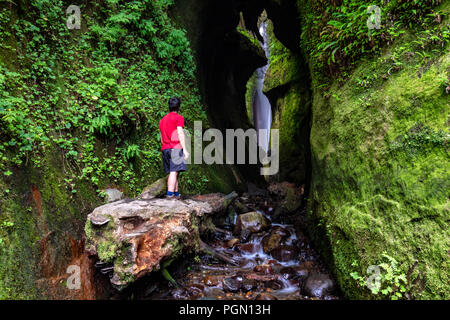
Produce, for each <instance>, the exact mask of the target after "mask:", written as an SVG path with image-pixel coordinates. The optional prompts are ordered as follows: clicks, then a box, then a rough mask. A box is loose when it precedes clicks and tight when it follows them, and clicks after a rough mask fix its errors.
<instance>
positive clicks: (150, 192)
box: [138, 177, 167, 200]
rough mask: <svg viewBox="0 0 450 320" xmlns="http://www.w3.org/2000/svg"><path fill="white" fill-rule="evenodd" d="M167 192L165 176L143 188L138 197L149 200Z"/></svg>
mask: <svg viewBox="0 0 450 320" xmlns="http://www.w3.org/2000/svg"><path fill="white" fill-rule="evenodd" d="M166 192H167V177H164V178H161V179H158V180H156V181H155V182H153V183H152V184H151V185H149V186H148V187H146V188H144V190H143V191H142V193H141V194H140V195H139V197H138V199H141V200H149V199H153V198H157V197H160V196H163V195H165V194H166Z"/></svg>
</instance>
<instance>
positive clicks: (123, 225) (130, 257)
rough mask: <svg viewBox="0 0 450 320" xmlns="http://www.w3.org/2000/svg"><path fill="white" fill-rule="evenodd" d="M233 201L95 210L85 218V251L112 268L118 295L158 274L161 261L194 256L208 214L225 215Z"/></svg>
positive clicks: (205, 198)
mask: <svg viewBox="0 0 450 320" xmlns="http://www.w3.org/2000/svg"><path fill="white" fill-rule="evenodd" d="M236 196H237V194H236V193H232V194H230V195H228V196H225V195H223V194H209V195H202V196H197V197H195V198H191V199H187V200H183V201H181V200H176V199H150V200H122V201H117V202H114V203H110V204H106V205H103V206H100V207H98V208H96V209H95V210H94V211H93V212H92V213H91V214H89V215H88V220H87V222H86V226H85V232H86V238H87V243H86V251H87V252H88V253H89V254H90V255H97V256H98V258H99V259H100V261H101V262H102V263H104V264H109V265H112V266H113V268H112V270H111V271H112V274H111V284H112V285H113V286H115V287H116V288H117V289H119V290H122V289H124V288H125V287H127V286H129V285H130V284H131V283H133V282H134V281H136V280H137V279H139V278H141V277H143V276H145V275H147V274H149V273H151V272H153V271H157V270H160V269H161V268H163V267H162V265H163V264H164V262H166V261H170V260H174V259H177V258H179V257H180V256H181V255H182V254H187V253H193V252H196V250H197V249H198V247H199V239H200V233H202V232H207V230H206V228H205V226H209V225H211V223H210V220H211V216H212V214H214V213H221V212H223V211H225V210H226V209H227V207H228V205H229V204H230V203H231V202H232V201H233V200H234V198H235V197H236Z"/></svg>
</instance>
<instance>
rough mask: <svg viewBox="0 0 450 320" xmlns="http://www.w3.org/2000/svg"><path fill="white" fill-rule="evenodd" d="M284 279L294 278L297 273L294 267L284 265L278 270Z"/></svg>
mask: <svg viewBox="0 0 450 320" xmlns="http://www.w3.org/2000/svg"><path fill="white" fill-rule="evenodd" d="M278 273H279V274H280V275H281V276H282V277H283V278H284V279H287V280H289V279H293V278H295V277H296V275H297V273H296V270H295V269H294V268H293V267H282V268H281V269H280V270H279V272H278Z"/></svg>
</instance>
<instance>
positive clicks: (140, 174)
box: [0, 0, 206, 193]
mask: <svg viewBox="0 0 450 320" xmlns="http://www.w3.org/2000/svg"><path fill="white" fill-rule="evenodd" d="M172 4H173V1H172V0H157V1H153V0H152V1H150V0H142V1H119V0H110V1H107V2H106V4H105V5H100V4H99V3H92V4H90V5H81V6H80V8H81V13H82V29H81V30H69V29H68V28H67V27H66V16H65V15H63V14H61V12H64V11H65V3H64V2H63V1H60V0H34V1H30V2H29V3H28V4H27V8H26V14H20V15H17V10H18V8H17V6H16V5H11V6H10V5H2V6H1V7H0V28H1V32H0V37H1V38H2V39H1V40H2V41H1V46H0V53H1V59H0V126H1V129H0V170H1V171H3V173H4V175H5V176H7V175H9V174H10V172H11V171H10V170H9V169H8V168H10V167H12V166H21V165H23V164H29V163H31V164H32V165H33V166H34V167H40V165H41V159H42V155H43V154H44V152H45V150H46V149H49V148H52V147H53V146H54V145H56V146H57V148H58V149H59V151H60V153H61V158H62V159H63V161H64V164H65V168H66V173H67V176H66V177H65V179H70V183H68V185H69V186H70V189H71V190H76V185H77V184H79V183H80V181H81V180H85V181H90V182H91V183H93V184H94V186H96V187H97V188H101V187H103V185H104V184H105V183H108V182H112V183H116V184H118V183H124V184H126V185H127V187H128V188H129V191H130V192H131V193H133V192H134V193H136V192H138V191H139V189H140V188H142V187H143V186H144V185H145V184H148V182H149V181H153V180H155V179H156V178H158V177H160V176H161V175H162V174H163V172H162V171H161V172H158V170H155V167H156V168H158V167H159V162H160V154H159V149H160V141H159V135H158V122H159V119H160V118H161V117H162V116H164V115H165V114H166V112H167V110H166V109H167V100H168V98H169V97H171V96H173V95H177V96H179V97H180V98H181V99H182V102H183V104H182V111H181V112H182V114H183V115H184V116H185V118H186V119H187V122H188V123H193V120H202V121H204V122H206V114H205V112H204V111H203V108H202V105H201V103H200V98H199V94H198V91H197V89H196V86H195V78H194V71H195V64H194V60H193V56H192V53H191V50H190V48H189V42H188V40H187V38H186V33H185V31H184V30H181V29H179V28H177V27H176V26H175V25H173V23H172V21H171V20H170V18H169V17H168V15H167V10H168V8H169V7H170V6H171V5H172ZM6 56H10V57H11V58H10V60H5V59H4V57H6ZM67 181H69V180H67ZM75 192H76V191H75Z"/></svg>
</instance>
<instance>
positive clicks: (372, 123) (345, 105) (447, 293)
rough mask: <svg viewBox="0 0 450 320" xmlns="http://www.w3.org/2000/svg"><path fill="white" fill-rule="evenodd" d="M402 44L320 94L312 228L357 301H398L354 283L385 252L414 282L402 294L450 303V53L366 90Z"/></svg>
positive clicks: (316, 104)
mask: <svg viewBox="0 0 450 320" xmlns="http://www.w3.org/2000/svg"><path fill="white" fill-rule="evenodd" d="M412 39H414V38H412ZM408 41H411V38H409V39H408ZM399 45H401V44H400V43H399ZM395 48H396V45H394V48H393V49H392V50H389V51H388V52H386V53H385V55H384V56H382V57H378V58H374V59H372V60H370V61H367V62H362V63H360V64H359V66H358V67H357V68H356V70H354V71H353V72H352V74H351V76H350V78H349V79H348V80H347V81H346V82H345V83H342V82H341V83H339V81H334V82H333V84H332V85H331V87H330V88H329V90H327V92H324V90H323V89H319V88H314V93H313V105H312V113H313V120H312V128H311V152H312V170H313V174H312V184H311V194H310V199H309V217H310V221H311V222H312V223H313V224H314V225H315V226H317V227H315V228H311V232H312V233H313V234H315V239H316V243H320V244H321V245H320V247H321V248H322V249H323V251H322V252H328V254H326V256H328V262H329V263H330V264H331V265H334V267H335V271H336V275H337V279H338V282H339V284H340V286H341V288H342V290H343V291H344V292H345V294H346V295H347V296H348V297H350V298H363V297H364V298H371V299H373V298H375V299H376V298H387V297H389V294H387V295H383V294H381V293H380V294H378V295H373V294H371V293H370V291H369V290H368V289H367V288H366V286H365V284H364V283H363V285H360V283H359V282H358V280H355V279H358V277H361V278H362V279H365V278H367V277H369V276H370V274H367V272H366V270H367V268H368V267H369V266H372V265H375V266H376V265H382V263H384V262H386V261H385V260H386V259H385V258H383V254H384V255H385V256H384V257H387V259H388V260H390V261H391V262H389V264H391V263H393V264H394V265H396V267H395V268H393V269H395V272H397V274H398V275H403V276H404V277H405V279H406V278H407V284H406V287H407V293H399V294H400V296H402V297H406V295H408V297H410V298H417V299H449V297H450V286H449V283H450V281H449V280H450V279H449V274H448V270H449V269H448V268H449V250H450V241H449V239H450V231H449V230H450V228H449V224H448V222H449V220H448V217H449V213H450V207H449V202H448V199H449V196H450V194H449V190H450V184H449V181H450V172H449V168H450V157H449V153H448V152H449V150H448V111H449V109H448V106H449V105H450V96H449V95H448V94H446V93H445V90H443V88H442V86H441V85H440V83H439V81H438V80H437V79H441V78H447V77H448V75H449V73H448V72H449V71H448V70H450V54H449V51H448V49H446V50H444V49H443V51H442V54H441V55H440V56H438V57H437V58H435V59H434V60H433V61H432V62H431V63H429V64H428V65H427V66H426V68H424V67H423V66H421V65H420V63H417V62H414V63H413V62H412V61H411V62H410V63H408V64H404V67H403V68H402V69H401V70H397V72H395V73H392V74H390V75H388V77H387V78H386V79H385V80H380V81H376V82H374V83H373V84H369V85H367V84H361V82H360V79H361V77H362V76H364V75H368V74H372V73H377V72H382V70H383V63H385V62H383V61H388V60H389V59H390V57H391V54H392V52H393V50H394V49H395ZM379 78H381V77H379ZM324 234H326V235H327V237H326V238H324V237H323V235H324ZM394 262H396V263H394ZM362 282H364V281H362ZM382 286H383V288H386V287H387V286H391V287H392V286H394V287H395V285H394V284H392V283H390V282H389V281H388V280H386V282H384V283H382ZM397 290H398V287H397Z"/></svg>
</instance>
